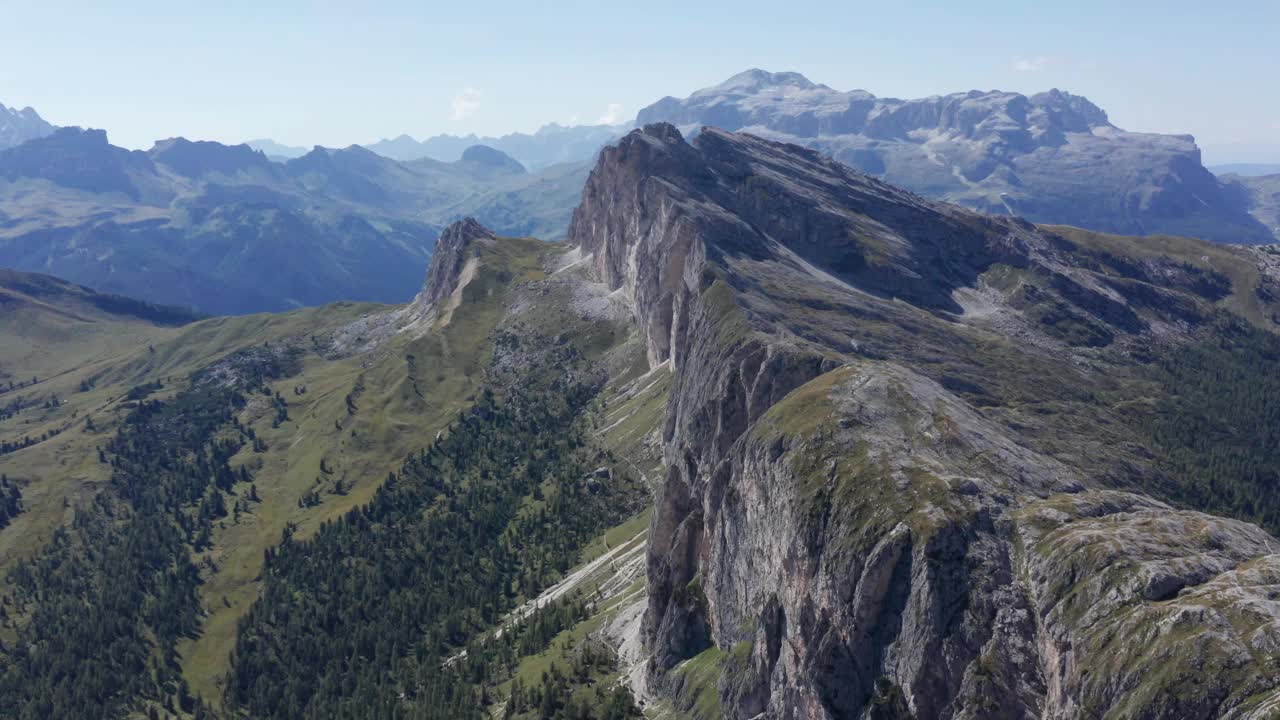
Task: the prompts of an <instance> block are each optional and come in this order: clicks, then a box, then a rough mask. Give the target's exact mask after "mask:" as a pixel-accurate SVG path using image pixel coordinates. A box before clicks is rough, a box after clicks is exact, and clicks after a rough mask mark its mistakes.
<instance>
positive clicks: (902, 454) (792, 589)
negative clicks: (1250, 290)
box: [569, 99, 1280, 719]
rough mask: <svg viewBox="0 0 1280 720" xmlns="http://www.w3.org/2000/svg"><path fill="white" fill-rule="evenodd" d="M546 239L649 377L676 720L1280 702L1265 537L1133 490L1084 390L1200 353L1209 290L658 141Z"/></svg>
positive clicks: (638, 146)
mask: <svg viewBox="0 0 1280 720" xmlns="http://www.w3.org/2000/svg"><path fill="white" fill-rule="evenodd" d="M1062 102H1065V103H1067V104H1068V105H1070V100H1069V99H1064V100H1062ZM1087 109H1088V108H1083V109H1081V108H1080V107H1076V108H1075V110H1074V111H1076V112H1082V113H1084V114H1085V115H1087V114H1088V113H1087V112H1085V111H1086V110H1087ZM1066 110H1072V108H1071V107H1068V108H1066ZM569 239H570V242H571V243H573V244H575V245H576V246H577V247H578V248H579V249H580V251H581V252H582V253H584V254H586V255H589V262H590V263H591V264H592V267H593V271H594V273H595V274H596V276H597V277H598V278H599V279H600V280H602V281H603V282H605V283H606V284H607V285H608V286H609V287H610V288H613V289H616V290H618V291H619V292H621V294H623V295H624V296H625V297H626V298H627V299H628V302H629V303H630V305H631V309H632V312H633V314H634V316H635V318H636V322H637V323H638V325H639V326H640V327H641V329H642V331H643V334H644V336H645V337H646V338H647V343H648V350H649V358H650V362H651V363H653V364H657V363H661V362H666V361H670V362H671V365H672V371H673V377H672V389H671V395H670V398H669V401H668V415H667V419H666V424H665V428H664V431H663V442H664V454H665V464H666V468H667V475H666V478H665V480H664V482H663V485H662V488H661V492H660V495H659V498H658V505H657V510H656V512H655V513H654V518H653V521H652V525H651V528H650V535H649V537H650V541H649V547H648V570H647V575H648V590H649V599H648V607H647V609H646V612H645V618H644V624H643V638H644V644H645V646H646V647H647V648H648V651H649V652H650V653H651V657H650V660H649V663H650V664H649V671H650V678H649V679H650V681H651V686H652V687H666V688H667V689H668V691H669V692H670V693H671V694H672V695H673V697H674V698H675V700H676V702H677V703H678V704H679V703H681V702H684V701H685V700H686V699H688V698H691V697H694V696H697V697H699V698H700V700H699V701H698V703H697V707H693V706H692V705H691V706H690V707H688V708H685V709H688V710H690V712H691V713H692V714H693V715H695V716H698V717H708V716H712V715H721V716H724V717H732V718H751V717H756V716H759V715H763V716H765V717H778V718H846V717H873V718H889V717H907V716H910V717H917V718H1032V717H1037V718H1041V717H1048V718H1064V719H1065V718H1074V717H1080V716H1082V715H1085V716H1099V717H1101V716H1104V715H1109V714H1110V715H1114V716H1119V717H1142V718H1182V717H1204V718H1208V717H1250V718H1253V717H1256V718H1261V717H1267V716H1268V715H1267V713H1268V712H1271V711H1273V710H1274V709H1275V707H1276V706H1277V703H1280V691H1278V690H1277V688H1278V687H1280V682H1278V681H1277V680H1276V679H1275V673H1274V666H1275V664H1276V662H1277V661H1278V659H1280V653H1277V652H1276V651H1275V650H1273V649H1272V648H1273V645H1274V644H1275V643H1276V642H1278V641H1280V625H1278V624H1277V623H1276V622H1275V621H1274V620H1273V618H1275V617H1280V603H1277V602H1276V601H1275V600H1273V599H1272V592H1271V589H1270V588H1271V586H1272V585H1273V584H1274V583H1275V582H1276V579H1277V578H1278V576H1277V575H1276V573H1277V572H1278V571H1280V560H1277V559H1276V558H1275V557H1274V556H1272V555H1271V552H1272V546H1273V543H1274V541H1273V540H1272V539H1271V538H1270V537H1269V536H1268V535H1267V534H1266V533H1264V532H1262V531H1261V530H1259V529H1258V528H1256V527H1254V526H1250V525H1247V524H1244V523H1240V522H1236V521H1231V520H1224V519H1220V518H1215V517H1211V516H1208V515H1204V514H1200V513H1193V512H1186V511H1178V510H1174V509H1173V508H1171V507H1170V506H1169V505H1168V504H1166V503H1164V502H1161V501H1159V500H1158V499H1154V498H1152V497H1150V496H1149V494H1147V493H1146V490H1147V489H1148V488H1159V487H1160V484H1159V479H1160V478H1159V473H1158V472H1157V471H1156V470H1155V469H1154V468H1153V467H1152V463H1151V457H1152V455H1151V453H1150V451H1149V450H1148V449H1146V448H1144V447H1142V446H1141V445H1140V444H1138V443H1137V442H1135V441H1134V439H1133V436H1132V435H1126V434H1124V433H1123V432H1122V431H1121V429H1120V426H1121V425H1122V422H1123V420H1124V416H1122V415H1121V414H1119V411H1118V410H1116V409H1115V408H1113V407H1111V406H1110V405H1105V404H1100V403H1098V402H1097V401H1096V400H1095V399H1093V398H1091V397H1089V396H1088V394H1087V393H1082V392H1081V391H1080V388H1082V387H1094V386H1096V385H1097V384H1098V383H1106V382H1108V378H1109V377H1111V376H1112V375H1114V374H1115V373H1123V372H1127V370H1126V369H1125V368H1126V365H1125V363H1130V364H1131V363H1132V361H1131V360H1128V359H1127V358H1128V357H1129V356H1130V355H1131V354H1133V353H1138V352H1150V350H1151V347H1152V345H1153V344H1154V343H1161V342H1164V343H1177V342H1181V340H1180V338H1184V337H1188V336H1189V335H1190V334H1192V333H1194V332H1195V329H1194V327H1193V323H1195V322H1198V320H1197V318H1200V319H1202V318H1206V317H1209V316H1210V315H1211V313H1212V312H1213V310H1212V308H1213V306H1214V304H1215V303H1218V302H1220V301H1222V300H1223V298H1224V297H1226V296H1227V294H1228V293H1229V292H1230V291H1229V289H1228V290H1224V289H1223V288H1222V285H1221V283H1222V282H1223V280H1222V278H1221V277H1220V276H1218V275H1215V274H1214V273H1213V272H1212V271H1209V270H1205V269H1203V268H1198V267H1195V266H1192V265H1187V264H1183V263H1178V262H1173V261H1162V260H1157V259H1151V260H1147V261H1144V262H1146V263H1150V265H1140V264H1134V263H1126V262H1122V260H1121V259H1120V258H1119V257H1117V256H1114V255H1107V254H1105V253H1099V252H1098V251H1095V250H1092V249H1089V248H1086V247H1083V246H1081V245H1078V244H1076V243H1074V242H1072V241H1070V240H1068V239H1067V238H1066V237H1064V236H1058V235H1055V234H1052V233H1049V232H1046V231H1043V230H1039V229H1037V228H1035V227H1033V226H1031V225H1029V224H1027V223H1024V222H1021V221H1018V220H1014V219H997V218H990V217H985V216H980V215H977V214H975V213H972V212H969V211H966V210H963V209H960V208H957V207H954V206H948V205H942V204H937V203H933V202H930V201H926V200H924V199H922V198H919V197H917V196H915V195H912V194H911V193H908V192H905V191H902V190H899V189H897V188H894V187H892V186H890V185H887V184H885V183H882V182H879V181H877V180H874V179H872V178H869V177H867V176H864V175H861V174H859V173H857V172H854V171H851V170H849V169H847V168H845V167H844V166H842V165H840V164H838V163H834V162H832V161H830V160H826V159H824V158H822V157H820V156H818V155H817V154H815V153H813V152H811V151H807V150H804V149H802V148H799V147H796V146H787V145H780V144H776V143H771V142H768V141H764V140H761V139H758V138H754V137H751V136H747V135H737V134H732V133H727V132H723V131H719V130H714V129H706V130H703V132H702V133H701V134H700V135H699V136H698V137H697V138H696V139H695V140H694V141H693V142H692V143H686V142H685V141H684V139H683V138H682V137H681V135H680V133H679V132H678V131H677V130H676V129H675V128H674V127H672V126H670V125H662V124H659V125H653V126H649V127H646V128H644V129H643V130H641V131H636V132H634V133H632V134H630V135H628V136H627V137H626V138H624V139H623V140H622V141H620V142H619V143H618V144H617V146H615V147H611V148H608V149H606V150H605V151H604V152H603V153H602V155H601V158H600V161H599V163H598V165H597V167H596V169H595V171H594V172H593V173H592V175H591V178H590V180H589V181H588V183H587V187H586V190H585V192H584V196H583V203H582V205H581V207H580V208H579V209H578V211H577V212H576V213H575V216H574V221H573V224H572V226H571V228H570V234H569ZM1226 285H1227V287H1228V288H1229V287H1230V282H1229V281H1227V282H1226ZM709 669H710V671H709ZM708 677H710V678H711V680H709V681H708V680H707V678H708ZM708 682H710V683H711V685H712V686H713V687H711V688H707V687H706V684H707V683H708ZM699 684H701V685H702V687H701V688H699ZM708 692H709V693H710V697H713V698H715V701H716V702H715V703H714V705H715V711H714V712H712V711H711V710H710V709H709V708H708V705H707V703H705V702H704V701H703V700H705V698H706V697H708V695H707V693H708Z"/></svg>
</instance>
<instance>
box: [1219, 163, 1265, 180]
mask: <svg viewBox="0 0 1280 720" xmlns="http://www.w3.org/2000/svg"><path fill="white" fill-rule="evenodd" d="M1209 171H1210V172H1212V173H1213V174H1215V175H1244V176H1248V177H1259V176H1262V175H1280V163H1228V164H1226V165H1211V166H1209Z"/></svg>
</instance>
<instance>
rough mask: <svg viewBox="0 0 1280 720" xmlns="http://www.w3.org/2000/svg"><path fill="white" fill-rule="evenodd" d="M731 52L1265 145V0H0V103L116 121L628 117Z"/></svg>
mask: <svg viewBox="0 0 1280 720" xmlns="http://www.w3.org/2000/svg"><path fill="white" fill-rule="evenodd" d="M749 67H761V68H764V69H767V70H772V71H780V70H794V71H798V72H801V73H803V74H805V75H806V76H808V77H809V78H810V79H811V80H813V81H815V82H822V83H826V84H827V85H830V86H832V87H834V88H837V89H841V90H849V89H853V88H863V89H866V90H869V91H871V92H873V93H875V94H877V95H886V96H894V97H920V96H925V95H931V94H938V93H946V92H953V91H957V90H968V89H973V88H978V89H993V88H995V89H1002V90H1016V91H1022V92H1035V91H1039V90H1044V89H1047V88H1050V87H1059V88H1062V89H1064V90H1070V91H1071V92H1075V93H1078V94H1082V95H1085V96H1087V97H1089V98H1090V99H1092V100H1093V101H1094V102H1096V103H1098V104H1099V105H1100V106H1102V107H1103V108H1104V109H1106V110H1107V111H1108V112H1109V113H1110V115H1111V119H1112V121H1113V122H1114V123H1116V124H1117V125H1120V126H1121V127H1124V128H1126V129H1130V130H1143V131H1158V132H1179V133H1191V134H1194V135H1195V136H1196V138H1197V139H1198V140H1199V141H1200V143H1201V145H1202V147H1204V148H1205V151H1206V152H1205V155H1206V157H1205V159H1206V161H1207V162H1226V161H1249V160H1256V161H1271V162H1280V92H1277V87H1280V1H1278V0H1220V1H1219V2H1203V1H1197V2H1190V1H1187V0H1166V1H1164V2H1154V1H1149V0H1109V1H1107V2H1095V1H1094V0H1075V1H1074V2H1068V3H1050V2H1038V1H1036V0H1022V1H1019V2H1010V1H1005V2H995V1H994V0H970V1H969V2H954V1H950V2H885V1H884V0H876V2H872V3H863V2H858V1H857V0H843V1H841V0H827V1H824V2H810V1H807V0H773V1H772V2H768V3H762V2H752V1H750V0H740V1H739V2H722V1H720V0H685V1H683V2H678V3H675V2H665V1H663V0H611V1H608V2H601V1H597V2H530V1H529V0H523V1H521V2H511V1H508V0H488V1H487V2H452V3H448V4H442V3H436V2H429V1H427V2H424V1H419V2H373V1H370V2H364V3H358V2H296V1H292V0H258V1H257V2H240V1H239V0H225V1H222V2H217V1H214V2H209V1H206V2H199V3H195V2H186V1H184V0H166V1H164V2H150V1H133V2H131V1H129V0H120V1H119V2H114V3H107V2H59V1H58V0H42V1H41V2H17V1H16V0H3V2H0V102H2V103H4V104H6V105H10V106H14V105H16V106H18V107H22V106H26V105H31V106H33V107H35V108H36V109H37V110H38V111H39V112H40V113H41V114H42V115H43V116H45V117H46V118H47V119H48V120H50V121H51V122H53V123H55V124H61V125H86V126H92V127H102V128H106V129H107V131H108V132H109V134H110V136H111V138H112V140H113V142H116V143H118V144H122V145H125V146H128V147H149V146H150V145H151V143H152V141H153V140H155V139H157V138H163V137H170V136H174V135H183V136H186V137H188V138H193V139H211V140H221V141H224V142H240V141H243V140H248V139H252V138H258V137H270V138H274V139H276V140H278V141H281V142H285V143H288V144H296V145H308V146H309V145H313V144H322V145H328V146H344V145H349V144H351V143H356V142H371V141H374V140H377V139H379V138H383V137H391V136H395V135H399V134H401V133H408V134H410V135H413V136H415V137H426V136H428V135H432V134H436V133H441V132H450V133H466V132H473V131H474V132H477V133H481V134H500V133H504V132H510V131H515V130H523V131H529V130H533V129H535V128H537V127H538V126H540V125H542V124H543V123H546V122H551V121H556V122H560V123H595V122H598V121H600V120H602V119H616V120H624V119H631V118H634V116H635V112H636V111H637V110H638V109H639V108H641V107H643V106H644V105H647V104H648V103H650V102H652V101H654V100H656V99H658V98H659V97H662V96H664V95H676V96H684V95H687V94H688V93H689V92H691V91H693V90H695V89H698V88H700V87H705V86H707V85H712V84H715V83H717V82H720V81H721V80H723V79H725V78H727V77H729V76H730V75H733V74H734V73H736V72H739V71H741V70H744V69H747V68H749Z"/></svg>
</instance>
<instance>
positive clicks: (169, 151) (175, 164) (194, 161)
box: [147, 137, 272, 178]
mask: <svg viewBox="0 0 1280 720" xmlns="http://www.w3.org/2000/svg"><path fill="white" fill-rule="evenodd" d="M147 155H149V156H150V157H151V159H152V160H154V161H155V162H157V163H159V164H161V165H164V166H166V167H168V168H170V169H172V170H173V171H174V172H177V173H178V174H180V175H183V176H185V177H191V178H195V177H200V176H203V175H206V174H208V173H214V172H216V173H222V174H225V175H233V174H235V173H237V172H242V171H247V170H251V169H253V168H255V167H257V168H265V169H270V168H271V167H272V165H271V161H270V160H268V159H267V156H266V155H265V154H264V153H263V152H262V151H261V150H254V149H253V148H251V147H249V146H248V145H245V144H240V145H223V144H222V143H220V142H214V141H210V140H194V141H193V140H188V139H186V138H184V137H175V138H168V139H166V140H157V141H156V144H155V145H154V146H153V147H152V148H151V149H150V150H149V151H147Z"/></svg>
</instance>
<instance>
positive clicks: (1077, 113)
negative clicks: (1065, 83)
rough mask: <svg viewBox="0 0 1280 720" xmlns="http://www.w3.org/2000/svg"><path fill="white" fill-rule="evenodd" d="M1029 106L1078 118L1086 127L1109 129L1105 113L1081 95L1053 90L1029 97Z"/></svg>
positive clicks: (1109, 124) (1109, 123)
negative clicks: (1036, 106)
mask: <svg viewBox="0 0 1280 720" xmlns="http://www.w3.org/2000/svg"><path fill="white" fill-rule="evenodd" d="M1031 104H1033V105H1038V106H1040V107H1043V108H1045V109H1047V110H1049V111H1050V112H1058V113H1063V114H1068V115H1070V116H1072V117H1073V118H1078V119H1079V120H1081V121H1082V122H1083V123H1084V124H1085V125H1086V126H1087V127H1090V128H1093V127H1111V121H1110V120H1108V119H1107V112H1106V111H1105V110H1103V109H1102V108H1100V107H1098V106H1097V105H1094V104H1093V103H1092V102H1090V101H1089V99H1088V98H1086V97H1084V96H1083V95H1072V94H1071V93H1069V92H1065V91H1063V90H1059V89H1058V88H1053V89H1052V90H1049V91H1048V92H1042V93H1037V94H1035V95H1032V96H1031Z"/></svg>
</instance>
